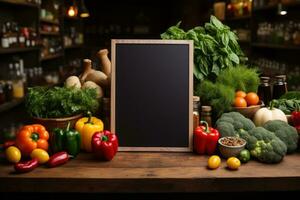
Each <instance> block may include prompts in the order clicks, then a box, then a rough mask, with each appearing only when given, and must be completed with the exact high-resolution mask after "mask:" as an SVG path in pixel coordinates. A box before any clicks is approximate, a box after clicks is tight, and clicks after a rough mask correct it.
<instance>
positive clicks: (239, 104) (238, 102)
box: [233, 97, 247, 107]
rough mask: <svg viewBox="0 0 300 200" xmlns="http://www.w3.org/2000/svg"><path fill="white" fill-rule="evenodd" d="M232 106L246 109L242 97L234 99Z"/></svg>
mask: <svg viewBox="0 0 300 200" xmlns="http://www.w3.org/2000/svg"><path fill="white" fill-rule="evenodd" d="M233 105H234V106H235V107H247V102H246V100H245V99H244V98H243V97H235V99H234V102H233Z"/></svg>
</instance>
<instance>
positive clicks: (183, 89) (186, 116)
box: [111, 40, 193, 151]
mask: <svg viewBox="0 0 300 200" xmlns="http://www.w3.org/2000/svg"><path fill="white" fill-rule="evenodd" d="M111 60H112V88H111V129H112V131H113V132H115V133H116V134H117V136H118V138H119V146H120V150H121V151H192V129H193V120H192V103H193V102H192V97H193V67H192V66H193V43H192V41H183V40H182V41H173V40H112V58H111Z"/></svg>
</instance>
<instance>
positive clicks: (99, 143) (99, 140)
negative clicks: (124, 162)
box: [92, 130, 119, 160]
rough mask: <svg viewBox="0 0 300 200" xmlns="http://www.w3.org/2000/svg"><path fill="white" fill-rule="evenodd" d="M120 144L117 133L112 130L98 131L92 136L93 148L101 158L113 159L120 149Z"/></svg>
mask: <svg viewBox="0 0 300 200" xmlns="http://www.w3.org/2000/svg"><path fill="white" fill-rule="evenodd" d="M118 146H119V144H118V138H117V136H116V134H113V133H111V132H110V131H107V130H104V131H101V132H96V133H94V135H93V137H92V149H93V152H94V154H95V156H96V157H97V158H99V159H104V160H112V159H113V157H114V156H115V155H116V153H117V151H118Z"/></svg>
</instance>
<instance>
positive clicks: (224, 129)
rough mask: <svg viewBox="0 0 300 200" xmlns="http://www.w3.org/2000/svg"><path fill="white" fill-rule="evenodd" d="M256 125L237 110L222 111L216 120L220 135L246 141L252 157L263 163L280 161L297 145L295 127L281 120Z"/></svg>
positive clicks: (294, 149) (293, 150)
mask: <svg viewBox="0 0 300 200" xmlns="http://www.w3.org/2000/svg"><path fill="white" fill-rule="evenodd" d="M262 125H263V126H260V127H256V126H255V124H254V123H253V122H252V121H251V120H250V119H248V118H245V117H244V116H243V115H241V114H240V113H238V112H229V113H224V114H223V115H222V116H221V117H220V118H219V119H218V121H217V122H216V126H217V129H218V130H219V132H220V134H221V136H222V137H225V136H235V137H241V138H243V139H245V140H246V141H247V149H248V150H249V151H250V153H251V156H252V157H253V158H256V159H258V160H259V161H261V162H265V163H277V162H280V161H281V160H282V159H283V157H284V156H285V155H286V153H293V152H295V151H296V149H297V145H298V133H297V131H296V129H295V128H294V127H292V126H290V125H289V124H288V123H287V122H285V121H282V120H268V121H267V122H266V123H264V124H262Z"/></svg>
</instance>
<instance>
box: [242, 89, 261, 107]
mask: <svg viewBox="0 0 300 200" xmlns="http://www.w3.org/2000/svg"><path fill="white" fill-rule="evenodd" d="M245 99H246V101H247V104H248V106H254V105H257V104H258V102H259V97H258V95H257V94H256V93H255V92H249V93H248V94H247V96H246V97H245Z"/></svg>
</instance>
